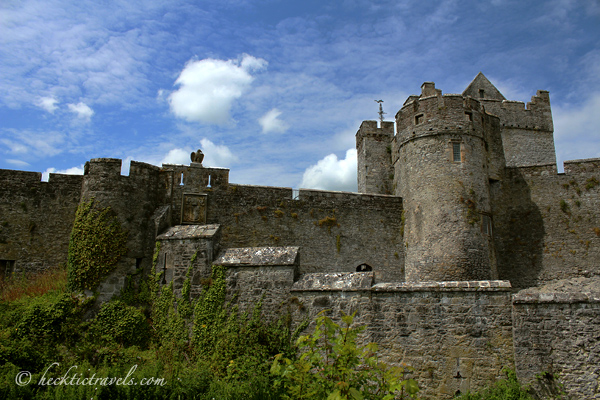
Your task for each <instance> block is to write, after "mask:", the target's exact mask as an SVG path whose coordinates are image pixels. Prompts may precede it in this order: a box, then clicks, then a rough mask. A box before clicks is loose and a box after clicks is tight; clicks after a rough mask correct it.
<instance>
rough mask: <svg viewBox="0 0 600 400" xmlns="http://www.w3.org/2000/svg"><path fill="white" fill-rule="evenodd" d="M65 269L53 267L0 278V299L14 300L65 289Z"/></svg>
mask: <svg viewBox="0 0 600 400" xmlns="http://www.w3.org/2000/svg"><path fill="white" fill-rule="evenodd" d="M66 288H67V271H66V270H65V269H62V268H53V269H48V270H46V271H43V272H40V273H37V274H31V273H29V274H27V273H22V274H17V273H13V274H12V275H11V276H9V277H6V278H4V279H1V280H0V301H6V302H9V301H16V300H20V299H23V298H31V297H38V296H42V295H44V294H46V293H48V292H52V291H61V292H62V291H65V290H66Z"/></svg>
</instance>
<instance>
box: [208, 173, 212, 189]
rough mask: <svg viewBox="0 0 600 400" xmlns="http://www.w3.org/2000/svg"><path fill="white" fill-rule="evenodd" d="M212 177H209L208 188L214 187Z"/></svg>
mask: <svg viewBox="0 0 600 400" xmlns="http://www.w3.org/2000/svg"><path fill="white" fill-rule="evenodd" d="M211 181H212V177H211V176H210V175H208V187H211V185H212V182H211Z"/></svg>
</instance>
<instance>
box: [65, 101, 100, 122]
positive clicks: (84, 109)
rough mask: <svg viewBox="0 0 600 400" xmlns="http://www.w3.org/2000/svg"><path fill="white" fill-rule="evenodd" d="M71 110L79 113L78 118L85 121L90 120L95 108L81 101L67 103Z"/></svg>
mask: <svg viewBox="0 0 600 400" xmlns="http://www.w3.org/2000/svg"><path fill="white" fill-rule="evenodd" d="M67 106H68V107H69V111H71V112H72V113H74V114H76V115H77V118H79V119H80V120H82V121H84V122H90V120H91V119H92V115H94V110H92V109H91V108H90V107H89V106H88V105H87V104H85V103H82V102H79V103H77V104H67Z"/></svg>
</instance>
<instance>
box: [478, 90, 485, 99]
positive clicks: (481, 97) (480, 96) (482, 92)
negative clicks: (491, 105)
mask: <svg viewBox="0 0 600 400" xmlns="http://www.w3.org/2000/svg"><path fill="white" fill-rule="evenodd" d="M484 97H485V90H483V89H479V98H480V99H483V98H484Z"/></svg>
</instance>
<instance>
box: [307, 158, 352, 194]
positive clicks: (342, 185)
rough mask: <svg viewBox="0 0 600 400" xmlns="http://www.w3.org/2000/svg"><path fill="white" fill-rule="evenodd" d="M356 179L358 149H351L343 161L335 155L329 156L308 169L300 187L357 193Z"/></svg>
mask: <svg viewBox="0 0 600 400" xmlns="http://www.w3.org/2000/svg"><path fill="white" fill-rule="evenodd" d="M356 177H357V175H356V149H349V150H348V151H346V158H344V159H342V160H338V158H337V156H336V155H335V154H329V155H328V156H326V157H325V158H323V159H322V160H319V162H317V164H316V165H311V166H310V167H308V168H307V169H306V171H304V175H303V177H302V183H301V184H300V187H303V188H311V189H324V190H342V191H350V192H356V190H357V182H356V181H357V178H356Z"/></svg>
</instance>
